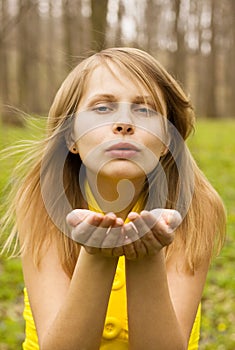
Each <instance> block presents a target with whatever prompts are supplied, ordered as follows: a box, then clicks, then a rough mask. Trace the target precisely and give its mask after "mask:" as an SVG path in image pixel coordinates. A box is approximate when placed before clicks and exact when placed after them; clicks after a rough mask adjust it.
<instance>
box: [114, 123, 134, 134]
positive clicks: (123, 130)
mask: <svg viewBox="0 0 235 350" xmlns="http://www.w3.org/2000/svg"><path fill="white" fill-rule="evenodd" d="M112 129H113V132H114V134H122V135H126V134H127V135H132V134H134V132H135V127H134V125H132V124H127V123H115V124H113V127H112Z"/></svg>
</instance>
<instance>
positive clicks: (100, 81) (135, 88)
mask: <svg viewBox="0 0 235 350" xmlns="http://www.w3.org/2000/svg"><path fill="white" fill-rule="evenodd" d="M143 74H144V72H143ZM146 74H147V73H146ZM145 78H146V77H145ZM154 90H155V94H154V95H155V96H154V95H153V93H152V89H150V88H149V87H148V86H147V85H146V84H144V82H143V81H141V79H140V78H139V77H137V75H135V74H134V72H132V71H130V70H128V68H127V67H125V66H123V67H122V66H121V67H120V66H119V65H117V64H115V63H113V62H108V63H107V64H104V63H103V64H102V63H101V64H99V65H96V66H95V67H94V68H93V69H92V70H91V71H90V73H89V74H88V76H87V79H86V83H85V86H84V90H83V96H82V99H84V98H89V99H90V98H92V97H93V96H95V95H102V94H109V95H114V96H116V97H126V98H127V99H128V98H130V99H131V97H133V98H134V97H135V98H136V97H138V98H143V99H145V100H146V101H147V100H151V99H152V101H153V102H154V101H155V97H156V95H158V98H157V100H158V102H159V100H161V101H162V102H161V104H163V105H165V103H164V99H163V94H162V92H161V89H160V87H159V86H158V85H157V84H155V86H154ZM119 95H120V96H119ZM122 100H123V98H122ZM155 102H156V101H155Z"/></svg>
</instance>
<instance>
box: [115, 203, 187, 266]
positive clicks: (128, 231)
mask: <svg viewBox="0 0 235 350" xmlns="http://www.w3.org/2000/svg"><path fill="white" fill-rule="evenodd" d="M128 219H129V220H130V223H128V224H125V225H124V236H125V242H124V243H125V245H124V247H123V249H124V255H125V256H126V258H127V259H130V260H135V259H141V258H143V257H145V256H152V255H154V254H155V253H156V252H158V251H160V250H161V249H162V248H163V247H165V246H168V245H170V244H171V243H172V242H173V240H174V237H175V234H174V231H175V230H176V228H177V227H178V226H179V225H180V224H181V222H182V218H181V215H180V214H179V212H178V211H176V210H171V209H154V210H151V211H147V210H144V211H142V212H141V213H140V214H137V213H133V212H132V213H130V214H129V215H128ZM115 249H116V248H115ZM115 249H114V254H115Z"/></svg>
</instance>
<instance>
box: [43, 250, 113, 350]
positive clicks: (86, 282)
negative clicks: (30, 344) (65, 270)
mask: <svg viewBox="0 0 235 350" xmlns="http://www.w3.org/2000/svg"><path fill="white" fill-rule="evenodd" d="M116 265H117V259H110V258H105V257H98V256H95V255H89V254H87V253H86V252H85V251H84V250H83V251H82V253H81V256H80V257H79V259H78V262H77V265H76V268H75V271H74V274H73V278H72V280H71V284H70V287H69V290H68V294H67V296H66V301H65V303H64V305H62V307H61V309H60V310H59V312H58V314H57V316H56V318H55V320H54V321H53V322H52V324H51V327H50V329H49V330H48V332H47V333H46V334H45V335H44V336H43V339H42V343H41V347H40V348H41V349H42V350H47V349H48V350H51V349H57V350H67V349H70V350H73V349H74V350H75V349H76V350H79V349H86V350H95V349H99V346H100V341H101V336H102V332H103V327H104V321H105V315H106V310H107V305H108V301H109V296H110V291H111V288H112V282H113V278H114V275H115V271H116Z"/></svg>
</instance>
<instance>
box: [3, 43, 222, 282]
mask: <svg viewBox="0 0 235 350" xmlns="http://www.w3.org/2000/svg"><path fill="white" fill-rule="evenodd" d="M109 63H112V64H114V65H116V66H117V67H119V68H120V69H121V70H123V71H124V72H125V73H126V74H128V75H129V76H130V77H131V78H132V79H135V80H136V81H137V82H138V83H140V84H141V85H142V86H144V87H145V88H146V89H147V90H148V91H149V92H150V94H151V95H152V97H153V99H154V101H155V104H156V107H157V108H158V110H159V111H160V113H162V110H161V107H162V103H161V101H160V99H159V96H158V94H157V89H156V87H158V88H160V90H161V92H162V95H163V98H164V102H165V104H166V107H167V118H168V120H169V122H170V123H171V124H172V125H173V126H174V127H175V128H176V129H177V131H178V133H179V135H180V136H181V138H182V139H183V140H186V138H187V137H188V136H189V135H190V133H191V132H192V130H193V126H194V112H193V108H192V105H191V102H190V100H189V98H188V97H187V96H186V95H185V93H184V92H183V90H182V88H181V87H180V85H179V84H178V83H177V82H176V81H175V80H174V79H173V77H172V76H171V75H170V74H168V72H167V71H166V70H165V69H164V68H163V67H162V66H161V64H160V63H159V62H158V61H157V60H155V59H154V58H153V57H152V56H150V55H149V54H147V53H146V52H143V51H141V50H138V49H134V48H110V49H106V50H103V51H101V52H99V53H96V54H94V55H92V56H91V57H89V58H87V59H85V60H83V61H82V62H81V63H80V64H78V65H77V66H76V67H75V68H74V70H73V71H72V72H71V73H70V74H69V75H68V77H67V78H66V79H65V81H64V82H63V83H62V85H61V87H60V89H59V91H58V92H57V94H56V96H55V99H54V102H53V104H52V106H51V109H50V111H49V116H48V122H47V137H46V138H45V140H43V141H42V142H40V143H37V144H35V146H34V149H33V151H32V149H31V150H30V152H31V154H32V155H31V161H30V160H29V159H28V158H26V161H24V163H23V164H22V165H21V169H22V168H24V170H25V173H24V175H25V176H23V177H22V180H21V182H20V183H18V184H16V185H15V187H14V188H13V190H12V193H14V196H13V198H12V197H10V198H11V204H10V206H9V209H8V211H7V213H6V215H5V221H4V222H5V223H4V228H6V226H9V225H13V228H12V230H11V233H10V235H9V237H8V239H7V241H6V243H5V246H4V249H9V248H10V247H12V246H14V247H17V246H18V241H19V240H20V254H24V253H25V252H26V251H28V250H30V251H31V252H32V254H33V257H34V261H35V263H36V264H39V262H40V259H41V257H42V252H43V250H44V249H46V248H47V247H48V245H49V244H50V242H51V240H56V242H57V245H58V253H59V256H60V259H61V264H62V266H63V268H64V270H65V271H66V273H67V274H68V275H69V276H72V273H73V270H74V267H75V264H76V260H77V257H78V255H79V250H80V245H79V244H78V243H76V242H74V241H73V240H72V239H70V238H69V237H68V235H65V234H62V233H61V229H60V227H59V225H56V224H55V223H54V221H53V220H52V219H51V216H50V215H49V214H48V212H47V209H46V207H45V203H44V199H43V198H42V193H41V191H42V186H45V188H44V192H48V193H50V189H51V188H50V185H51V184H52V183H53V182H55V181H57V177H58V176H59V175H58V172H61V169H58V167H57V164H58V159H57V158H56V157H57V154H59V156H60V157H61V156H62V157H64V159H65V161H64V167H63V174H60V175H61V176H62V178H63V185H64V193H66V198H67V199H68V203H69V205H70V206H71V208H82V207H84V206H85V204H84V199H83V196H82V193H81V188H80V185H79V180H78V177H77V174H78V171H79V169H80V168H81V165H82V162H81V159H80V157H79V155H74V154H73V153H71V152H69V151H68V145H69V144H71V142H72V139H71V130H72V129H71V128H72V126H73V123H72V122H71V121H72V119H73V115H74V113H75V112H76V111H77V109H78V106H79V101H80V99H81V97H82V95H83V92H84V89H85V87H86V83H87V81H88V79H89V76H90V74H91V73H92V72H93V71H94V69H95V68H96V67H97V66H98V65H102V64H103V65H104V64H105V65H106V66H107V67H109ZM172 142H174V140H173V141H172ZM171 147H172V149H176V148H177V145H176V144H173V145H172V146H171ZM181 151H182V150H181ZM181 151H178V153H176V156H175V157H177V161H178V162H179V161H181V162H183V161H184V160H185V159H184V158H182V154H184V152H181ZM45 154H46V157H45ZM175 157H173V156H172V154H171V153H170V152H168V153H167V154H166V156H164V157H162V158H161V159H160V163H161V166H162V169H164V173H165V177H166V179H167V182H168V193H169V196H168V200H167V203H166V205H165V206H166V207H168V208H175V207H176V202H177V197H178V195H179V187H180V185H179V182H180V179H179V173H178V169H177V164H176V163H177V162H176V159H175ZM173 158H174V159H173ZM187 162H188V163H189V164H188V166H187V167H185V173H184V176H185V179H184V180H185V181H184V182H185V185H184V186H183V192H184V195H183V202H187V205H186V206H188V208H187V213H186V215H185V217H184V220H183V222H182V224H181V226H180V227H179V228H178V230H177V234H176V238H175V240H174V242H173V244H171V245H170V246H169V247H168V249H167V252H166V259H168V258H169V256H170V255H171V253H172V252H173V251H174V249H179V250H181V249H182V251H184V252H185V254H186V259H187V261H186V264H187V268H188V269H189V270H190V271H194V269H196V268H197V267H198V266H199V265H200V264H201V263H202V261H203V259H204V257H205V256H207V257H208V255H212V252H213V250H215V249H216V251H219V249H220V248H221V246H222V244H223V241H224V235H225V221H226V219H225V210H224V206H223V203H222V201H221V199H220V197H219V196H218V194H217V193H216V191H215V190H214V188H213V187H212V186H211V185H210V183H209V182H208V181H207V179H206V178H205V176H204V175H203V173H202V172H201V171H200V170H199V168H198V166H197V164H196V163H195V161H194V160H193V158H192V156H191V155H190V154H189V155H188V157H187ZM26 165H27V167H26ZM42 165H43V166H42ZM42 167H43V170H42ZM26 169H27V172H26ZM189 169H192V172H193V182H194V186H193V192H192V189H191V188H190V179H189V180H188V182H187V178H188V177H190V176H187V170H189ZM42 177H43V178H44V181H43V183H42ZM156 178H157V177H156V172H153V173H152V174H151V184H150V185H151V186H152V189H151V194H150V192H148V193H147V195H148V196H149V207H148V208H147V209H152V208H155V207H156V205H157V206H159V205H161V201H160V202H157V201H156V198H157V197H158V196H157V190H158V188H159V186H157V181H156ZM155 193H156V195H155ZM49 197H50V196H49ZM51 202H52V206H53V210H54V211H55V212H56V216H57V217H59V218H63V220H64V218H65V217H66V215H67V213H68V212H67V211H68V206H66V204H65V203H64V202H65V201H64V197H63V196H62V197H61V194H60V193H56V194H55V195H54V196H53V194H52V196H51ZM159 203H160V204H159ZM208 212H209V213H210V220H208V214H207V213H208ZM61 225H63V223H61ZM13 242H15V245H14V244H13ZM13 250H14V249H13Z"/></svg>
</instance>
